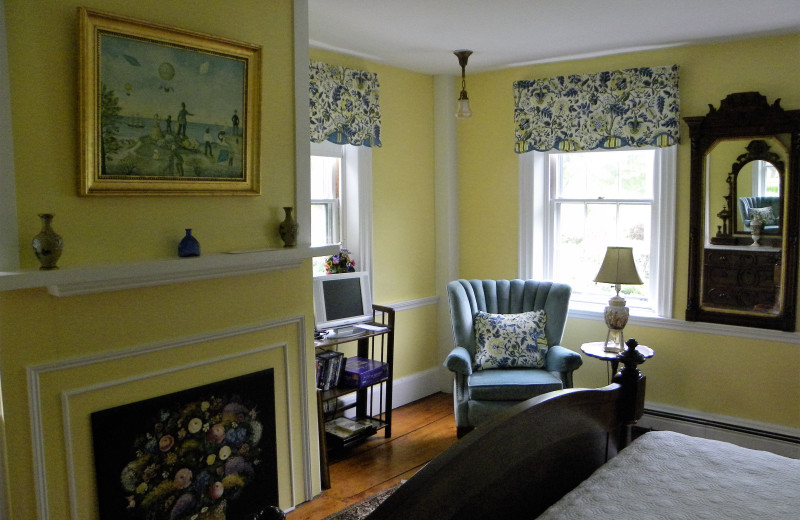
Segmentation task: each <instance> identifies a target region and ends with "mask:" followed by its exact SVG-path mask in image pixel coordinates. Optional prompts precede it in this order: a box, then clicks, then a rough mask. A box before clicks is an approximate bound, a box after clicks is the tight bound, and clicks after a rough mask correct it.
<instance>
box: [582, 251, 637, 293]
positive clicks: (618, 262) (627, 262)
mask: <svg viewBox="0 0 800 520" xmlns="http://www.w3.org/2000/svg"><path fill="white" fill-rule="evenodd" d="M594 281H595V282H600V283H613V284H624V285H641V284H643V283H644V282H643V281H642V279H641V278H639V273H638V272H637V271H636V264H635V263H634V261H633V248H632V247H613V246H611V247H609V248H608V249H607V250H606V256H605V258H603V265H601V266H600V271H599V272H598V273H597V276H595V278H594ZM617 291H619V288H617Z"/></svg>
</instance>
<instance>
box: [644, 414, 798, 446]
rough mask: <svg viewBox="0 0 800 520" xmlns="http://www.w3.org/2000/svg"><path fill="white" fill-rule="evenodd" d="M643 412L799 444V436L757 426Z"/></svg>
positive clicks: (673, 419)
mask: <svg viewBox="0 0 800 520" xmlns="http://www.w3.org/2000/svg"><path fill="white" fill-rule="evenodd" d="M644 414H645V415H649V416H651V417H659V418H661V419H665V420H668V421H677V422H683V423H690V424H696V425H699V426H707V427H710V428H716V429H719V430H725V431H729V432H735V433H741V434H745V435H753V436H756V437H761V438H764V439H770V440H774V441H780V442H786V443H789V444H796V445H798V446H800V437H798V436H794V435H786V434H783V433H777V432H772V431H768V430H762V429H758V428H750V427H748V426H742V425H738V424H731V423H727V422H721V421H715V420H712V419H703V418H699V417H693V416H691V415H685V414H680V413H674V412H665V411H661V410H653V409H650V408H645V409H644Z"/></svg>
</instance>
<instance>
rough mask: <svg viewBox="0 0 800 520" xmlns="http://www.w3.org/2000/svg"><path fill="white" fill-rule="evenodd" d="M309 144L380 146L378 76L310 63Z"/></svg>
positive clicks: (324, 64)
mask: <svg viewBox="0 0 800 520" xmlns="http://www.w3.org/2000/svg"><path fill="white" fill-rule="evenodd" d="M310 76H311V78H310V82H309V86H308V90H309V94H310V96H311V100H310V106H311V141H312V142H314V143H321V142H323V141H325V140H328V141H332V142H334V143H336V144H352V145H356V146H359V145H364V146H378V147H379V146H380V145H381V109H380V105H379V104H378V90H379V85H378V75H377V74H374V73H371V72H364V71H362V70H355V69H348V68H345V67H337V66H335V65H329V64H327V63H322V62H315V61H312V62H311V67H310Z"/></svg>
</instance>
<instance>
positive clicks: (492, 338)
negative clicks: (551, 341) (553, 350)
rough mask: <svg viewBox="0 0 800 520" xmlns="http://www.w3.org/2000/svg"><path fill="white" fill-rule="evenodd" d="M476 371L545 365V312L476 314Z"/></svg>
mask: <svg viewBox="0 0 800 520" xmlns="http://www.w3.org/2000/svg"><path fill="white" fill-rule="evenodd" d="M474 319H475V346H476V349H475V360H474V363H473V365H474V368H475V370H483V369H487V368H542V367H543V366H544V361H545V355H546V354H547V338H546V337H545V334H544V325H545V323H546V322H547V315H545V313H544V311H543V310H541V311H531V312H524V313H522V314H490V313H488V312H482V311H479V312H478V313H477V314H475V318H474Z"/></svg>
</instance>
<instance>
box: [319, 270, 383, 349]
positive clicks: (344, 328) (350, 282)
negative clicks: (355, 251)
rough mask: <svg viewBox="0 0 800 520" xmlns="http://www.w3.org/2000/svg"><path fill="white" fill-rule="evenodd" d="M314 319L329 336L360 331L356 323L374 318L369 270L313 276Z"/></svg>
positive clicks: (343, 335)
mask: <svg viewBox="0 0 800 520" xmlns="http://www.w3.org/2000/svg"><path fill="white" fill-rule="evenodd" d="M313 287H314V320H315V326H316V329H317V330H318V331H329V332H328V337H345V336H349V335H353V334H357V333H359V332H361V331H360V330H359V329H357V328H354V327H353V325H355V324H358V323H364V322H368V321H372V292H371V291H370V286H369V273H367V272H365V271H357V272H354V273H338V274H328V275H324V276H316V277H314V282H313Z"/></svg>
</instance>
